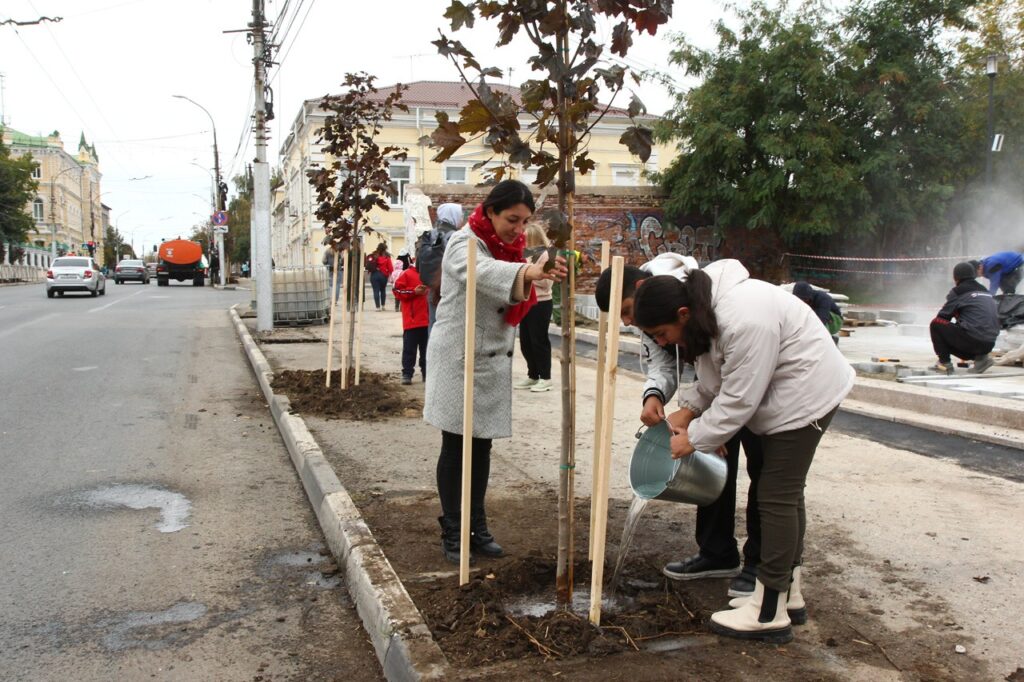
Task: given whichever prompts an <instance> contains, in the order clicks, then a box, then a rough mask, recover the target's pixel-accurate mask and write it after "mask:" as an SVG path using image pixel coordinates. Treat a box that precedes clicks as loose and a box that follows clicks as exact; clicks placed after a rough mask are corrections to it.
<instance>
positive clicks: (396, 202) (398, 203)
mask: <svg viewBox="0 0 1024 682" xmlns="http://www.w3.org/2000/svg"><path fill="white" fill-rule="evenodd" d="M396 168H405V169H407V170H408V171H409V176H408V177H405V178H395V177H394V176H393V175H391V171H392V170H393V169H396ZM388 176H389V177H391V182H392V183H398V192H397V193H396V194H395V195H389V196H388V203H389V204H390V205H391V206H392V208H401V207H402V206H404V205H405V201H404V199H405V188H406V187H407V186H409V185H411V184H413V183H414V182H415V178H416V168H415V165H414V164H412V163H410V162H407V161H401V162H397V161H392V162H390V164H389V167H388Z"/></svg>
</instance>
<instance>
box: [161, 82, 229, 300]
mask: <svg viewBox="0 0 1024 682" xmlns="http://www.w3.org/2000/svg"><path fill="white" fill-rule="evenodd" d="M174 97H176V98H178V99H183V100H185V101H186V102H191V103H192V104H194V105H196V106H197V107H199V108H200V109H202V110H203V113H205V114H206V116H207V117H208V118H209V119H210V128H211V129H212V130H213V176H214V177H213V180H214V193H213V194H214V206H213V208H214V210H215V211H223V210H224V200H225V196H224V194H225V190H223V189H222V188H223V184H224V183H223V182H222V181H221V178H220V152H219V151H218V149H217V124H216V123H214V121H213V115H212V114H211V113H210V112H209V111H207V109H206V107H204V106H203V105H202V104H200V103H199V102H197V101H195V100H194V99H189V98H188V97H185V96H184V95H174ZM217 252H218V254H217V260H218V262H219V263H220V285H221V286H224V271H225V270H227V263H225V262H224V236H223V235H222V234H218V235H217Z"/></svg>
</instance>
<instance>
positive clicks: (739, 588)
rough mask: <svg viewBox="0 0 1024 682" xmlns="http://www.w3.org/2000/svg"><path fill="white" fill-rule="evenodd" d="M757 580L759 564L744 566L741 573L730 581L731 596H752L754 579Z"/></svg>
mask: <svg viewBox="0 0 1024 682" xmlns="http://www.w3.org/2000/svg"><path fill="white" fill-rule="evenodd" d="M756 580H757V566H744V567H743V570H742V571H740V574H739V575H738V576H736V577H735V578H733V579H732V582H731V583H729V596H730V597H752V596H753V595H754V581H756Z"/></svg>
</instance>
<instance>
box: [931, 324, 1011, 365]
mask: <svg viewBox="0 0 1024 682" xmlns="http://www.w3.org/2000/svg"><path fill="white" fill-rule="evenodd" d="M929 330H930V331H931V334H932V348H934V349H935V354H936V355H938V356H939V362H942V363H945V364H949V363H950V362H951V359H950V357H949V356H950V355H955V356H957V357H958V358H963V359H964V360H973V359H974V358H976V357H977V356H979V355H984V354H985V353H988V352H989V351H991V350H992V348H993V347H995V341H994V340H993V341H979V340H977V339H976V338H974V337H973V336H971V335H970V334H968V333H967V332H965V331H964V329H963V327H961V326H960V325H958V324H953V323H951V322H947V321H946V320H943V319H942V318H935V319H934V320H932V323H931V325H929Z"/></svg>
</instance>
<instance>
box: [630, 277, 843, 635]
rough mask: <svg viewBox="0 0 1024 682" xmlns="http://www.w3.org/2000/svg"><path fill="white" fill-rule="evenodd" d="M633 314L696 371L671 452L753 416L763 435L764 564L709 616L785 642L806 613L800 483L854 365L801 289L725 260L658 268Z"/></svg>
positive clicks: (721, 629)
mask: <svg viewBox="0 0 1024 682" xmlns="http://www.w3.org/2000/svg"><path fill="white" fill-rule="evenodd" d="M634 317H635V319H636V323H637V325H638V326H639V327H640V328H641V329H643V330H644V331H645V332H647V333H648V334H649V335H651V336H652V337H653V338H654V339H655V341H657V342H658V343H659V344H661V345H663V346H664V345H668V344H675V345H677V346H679V347H680V352H681V354H682V356H683V359H684V360H686V361H688V362H693V363H694V365H695V367H696V370H697V376H698V377H699V379H698V381H697V382H695V383H694V384H692V385H691V386H689V387H684V388H683V389H682V390H681V394H682V401H681V402H682V405H683V408H682V409H681V410H679V411H678V412H675V413H673V414H671V415H670V416H669V417H668V421H669V423H670V424H671V426H672V429H673V433H675V435H674V436H673V438H672V456H673V457H674V458H679V457H685V456H688V455H690V454H692V453H693V452H695V451H697V450H700V451H702V452H715V451H717V450H718V449H719V448H720V447H721V446H722V445H723V444H724V443H725V442H726V441H728V440H729V439H730V438H731V437H732V436H733V435H735V434H736V433H737V432H738V431H739V430H740V428H741V427H743V426H744V425H746V426H747V427H748V428H749V429H750V430H751V431H753V432H754V433H756V434H758V435H760V436H761V440H762V444H763V447H764V466H763V469H762V471H761V478H760V481H759V482H758V490H757V492H758V510H759V511H760V516H761V542H762V546H761V564H760V566H759V567H758V579H757V582H756V586H755V590H754V595H753V596H752V597H746V598H741V599H736V600H733V602H731V603H730V605H731V606H734V607H735V608H734V609H733V610H729V611H719V612H718V613H715V614H713V615H712V617H711V628H712V630H714V631H715V632H718V633H719V634H723V635H728V636H732V637H738V638H742V639H761V640H766V641H769V642H773V643H785V642H788V641H790V640H791V639H792V638H793V634H792V628H791V622H792V621H791V618H790V616H792V617H793V620H802V619H803V618H805V617H806V610H805V608H804V604H803V598H802V596H801V594H800V584H799V578H800V569H799V566H800V563H801V559H802V554H803V538H804V529H805V526H806V516H805V512H804V485H805V483H806V480H807V472H808V470H809V468H810V465H811V461H812V459H813V458H814V453H815V450H816V449H817V447H818V442H819V441H820V440H821V437H822V435H823V434H824V432H825V429H827V428H828V425H829V423H830V421H831V419H832V416H833V415H834V414H835V412H836V409H837V408H838V407H839V403H840V402H841V401H842V399H843V398H844V397H846V394H847V393H849V391H850V389H851V388H852V386H853V378H854V372H853V370H852V368H851V367H850V366H849V364H848V363H847V362H846V360H845V359H844V358H843V356H842V355H841V354H840V353H839V351H838V349H837V348H836V347H835V344H833V343H832V339H831V337H829V335H828V332H827V331H826V330H825V328H824V326H822V324H821V322H820V321H819V320H818V318H817V317H816V316H815V315H814V312H813V311H812V310H811V309H810V308H808V307H807V306H806V305H804V304H803V303H802V302H801V301H799V300H798V299H797V298H795V297H794V296H792V295H790V294H788V293H787V292H785V291H783V290H782V289H779V288H778V287H776V286H773V285H771V284H769V283H767V282H762V281H759V280H756V279H751V277H750V274H749V273H748V272H747V270H746V268H744V267H743V266H742V265H741V264H740V263H739V261H735V260H720V261H717V262H715V263H712V264H711V265H709V266H708V267H707V268H705V269H704V270H695V271H693V272H691V273H689V277H688V278H687V279H686V282H685V283H684V282H680V281H679V280H678V279H676V278H675V277H671V276H660V277H651V278H649V279H647V280H645V281H644V282H643V285H642V286H640V288H639V289H638V290H637V293H636V297H635V299H634Z"/></svg>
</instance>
